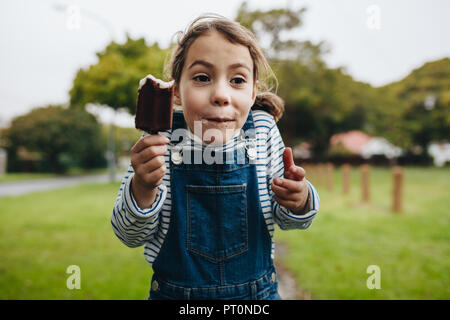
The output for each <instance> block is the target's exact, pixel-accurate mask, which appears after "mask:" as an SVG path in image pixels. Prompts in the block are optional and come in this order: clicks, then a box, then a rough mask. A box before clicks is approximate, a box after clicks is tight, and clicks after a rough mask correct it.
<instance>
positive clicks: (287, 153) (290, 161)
mask: <svg viewBox="0 0 450 320" xmlns="http://www.w3.org/2000/svg"><path fill="white" fill-rule="evenodd" d="M283 164H284V171H286V170H289V168H290V167H292V166H293V165H294V157H293V155H292V149H291V148H286V149H284V151H283Z"/></svg>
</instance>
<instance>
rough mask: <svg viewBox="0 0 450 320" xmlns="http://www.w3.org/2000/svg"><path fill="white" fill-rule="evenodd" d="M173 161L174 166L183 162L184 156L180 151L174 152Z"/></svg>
mask: <svg viewBox="0 0 450 320" xmlns="http://www.w3.org/2000/svg"><path fill="white" fill-rule="evenodd" d="M171 159H172V162H173V163H174V164H180V163H181V162H183V156H182V155H181V152H178V151H175V152H172V155H171Z"/></svg>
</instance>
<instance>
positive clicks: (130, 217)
mask: <svg viewBox="0 0 450 320" xmlns="http://www.w3.org/2000/svg"><path fill="white" fill-rule="evenodd" d="M133 177H134V170H133V167H132V166H131V164H130V166H129V168H128V172H127V173H126V175H125V176H124V177H123V179H122V182H121V184H120V188H119V193H118V195H117V198H116V203H115V205H114V208H113V212H112V215H111V225H112V228H113V230H114V233H115V234H116V236H117V238H119V239H120V240H121V241H122V242H123V243H124V244H125V245H127V246H128V247H132V248H134V247H139V246H141V245H143V244H144V243H146V242H147V241H149V240H151V239H152V237H153V236H154V234H155V233H156V231H157V229H158V228H157V227H158V223H159V217H160V212H161V208H162V206H163V203H164V201H165V199H166V196H167V188H166V186H165V185H164V184H161V185H159V186H158V190H157V193H156V197H155V201H154V202H153V204H152V205H151V206H150V208H146V209H141V208H139V207H138V206H137V204H136V201H135V199H134V198H133V194H132V192H131V183H132V180H133Z"/></svg>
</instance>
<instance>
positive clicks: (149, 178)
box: [139, 166, 166, 188]
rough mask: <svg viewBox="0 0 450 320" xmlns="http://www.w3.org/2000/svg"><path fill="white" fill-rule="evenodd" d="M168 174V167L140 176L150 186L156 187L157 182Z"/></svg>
mask: <svg viewBox="0 0 450 320" xmlns="http://www.w3.org/2000/svg"><path fill="white" fill-rule="evenodd" d="M165 174H166V166H161V167H159V168H157V169H155V170H153V171H151V172H148V173H145V174H141V175H139V179H141V180H142V181H144V182H145V183H146V184H147V185H148V186H150V187H152V188H153V187H155V186H156V184H157V182H158V181H159V180H161V179H162V178H164V175H165Z"/></svg>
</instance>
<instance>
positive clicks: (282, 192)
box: [272, 184, 295, 201]
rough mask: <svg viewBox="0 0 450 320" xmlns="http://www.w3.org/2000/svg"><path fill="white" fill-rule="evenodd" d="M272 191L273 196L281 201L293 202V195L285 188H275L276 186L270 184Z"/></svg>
mask: <svg viewBox="0 0 450 320" xmlns="http://www.w3.org/2000/svg"><path fill="white" fill-rule="evenodd" d="M272 191H273V194H274V196H277V197H278V198H280V199H283V200H292V201H294V200H295V193H292V192H291V191H289V190H288V189H286V188H283V187H280V186H277V185H276V184H272Z"/></svg>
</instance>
